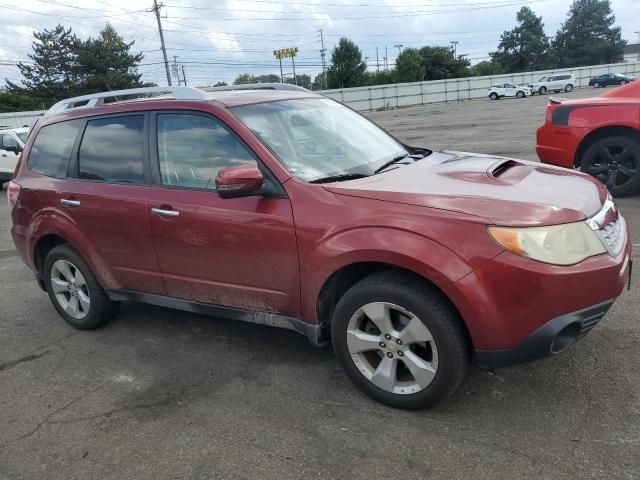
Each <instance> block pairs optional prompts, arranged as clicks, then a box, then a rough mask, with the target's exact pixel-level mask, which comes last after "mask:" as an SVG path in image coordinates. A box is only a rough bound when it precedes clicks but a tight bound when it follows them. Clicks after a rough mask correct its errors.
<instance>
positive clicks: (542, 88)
mask: <svg viewBox="0 0 640 480" xmlns="http://www.w3.org/2000/svg"><path fill="white" fill-rule="evenodd" d="M538 93H539V94H540V95H544V94H545V93H547V87H540V89H539V90H538Z"/></svg>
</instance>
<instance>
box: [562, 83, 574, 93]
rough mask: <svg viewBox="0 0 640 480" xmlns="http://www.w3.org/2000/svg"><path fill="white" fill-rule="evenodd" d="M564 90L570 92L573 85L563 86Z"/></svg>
mask: <svg viewBox="0 0 640 480" xmlns="http://www.w3.org/2000/svg"><path fill="white" fill-rule="evenodd" d="M564 91H565V92H572V91H573V85H571V84H569V85H567V86H566V87H564Z"/></svg>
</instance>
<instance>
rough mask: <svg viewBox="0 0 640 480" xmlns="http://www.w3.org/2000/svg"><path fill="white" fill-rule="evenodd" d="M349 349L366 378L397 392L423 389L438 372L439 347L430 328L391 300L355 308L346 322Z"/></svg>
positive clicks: (403, 392)
mask: <svg viewBox="0 0 640 480" xmlns="http://www.w3.org/2000/svg"><path fill="white" fill-rule="evenodd" d="M347 348H348V350H349V354H350V355H351V359H352V360H353V362H354V364H355V366H356V367H357V368H358V370H359V371H360V373H361V374H362V375H363V376H364V377H365V378H366V379H367V380H369V381H370V382H371V383H373V384H374V385H375V386H377V387H378V388H380V389H382V390H385V391H387V392H391V393H394V394H400V395H408V394H413V393H417V392H420V391H422V390H424V389H425V388H427V387H428V386H429V385H430V384H431V382H432V381H433V379H434V378H435V376H436V373H437V371H438V350H437V347H436V344H435V341H434V339H433V336H432V335H431V332H430V331H429V329H428V328H427V327H426V325H425V324H424V323H423V322H422V321H421V320H420V319H419V318H418V317H417V316H416V315H414V314H413V313H411V312H409V311H408V310H406V309H404V308H402V307H400V306H398V305H394V304H392V303H387V302H373V303H369V304H367V305H364V306H362V307H361V308H359V309H358V310H356V312H355V313H354V314H353V315H352V317H351V319H350V320H349V323H348V325H347Z"/></svg>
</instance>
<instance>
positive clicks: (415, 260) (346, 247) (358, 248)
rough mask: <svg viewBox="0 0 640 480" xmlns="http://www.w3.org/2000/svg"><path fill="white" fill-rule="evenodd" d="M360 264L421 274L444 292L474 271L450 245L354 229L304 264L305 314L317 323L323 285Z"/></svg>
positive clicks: (391, 231) (402, 233) (393, 231)
mask: <svg viewBox="0 0 640 480" xmlns="http://www.w3.org/2000/svg"><path fill="white" fill-rule="evenodd" d="M360 262H376V263H386V264H389V265H393V266H396V267H400V268H403V269H406V270H409V271H412V272H414V273H416V274H417V275H420V276H421V277H423V278H425V279H427V280H429V281H431V282H432V283H433V284H435V285H436V286H437V287H438V288H440V289H441V290H444V289H446V288H447V287H449V286H450V285H452V284H453V283H454V282H456V281H457V280H459V279H461V278H462V277H464V276H465V275H467V274H468V273H470V272H471V271H472V268H471V267H470V266H469V265H468V264H467V263H466V262H465V261H464V260H463V259H462V258H461V257H460V256H459V255H457V254H455V253H454V252H453V251H451V250H450V249H449V248H447V247H446V246H444V245H442V244H440V243H438V242H436V241H434V240H432V239H429V238H426V237H424V236H422V235H419V234H417V233H414V232H412V231H408V230H403V229H400V228H391V227H366V228H354V229H350V230H346V231H342V232H338V233H336V234H334V235H332V236H330V237H328V238H325V239H323V240H322V241H321V242H320V243H319V244H318V245H317V246H316V248H315V249H314V250H313V251H312V252H309V254H308V255H307V256H306V258H304V261H303V263H301V278H302V286H301V287H302V292H301V293H302V313H303V318H304V319H305V320H306V321H307V322H310V323H317V322H318V317H317V310H316V303H317V299H318V296H319V294H320V291H321V289H322V287H323V285H324V284H325V283H326V282H327V280H328V279H329V278H330V277H331V275H333V274H334V273H335V272H337V271H338V270H340V269H341V268H343V267H345V266H348V265H351V264H354V263H360Z"/></svg>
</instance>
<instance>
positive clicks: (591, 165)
mask: <svg viewBox="0 0 640 480" xmlns="http://www.w3.org/2000/svg"><path fill="white" fill-rule="evenodd" d="M580 170H581V171H583V172H585V173H588V174H589V175H592V176H594V177H596V178H597V179H598V180H600V181H601V182H602V183H604V184H605V185H606V186H607V188H608V189H609V191H610V192H611V194H612V195H614V196H622V195H629V194H632V193H635V192H637V191H638V190H640V141H639V140H638V139H637V138H632V137H622V136H613V137H607V138H603V139H602V140H599V141H597V142H595V143H594V144H593V145H591V146H590V147H589V148H588V149H587V151H586V152H585V154H584V156H583V158H582V162H581V163H580Z"/></svg>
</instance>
